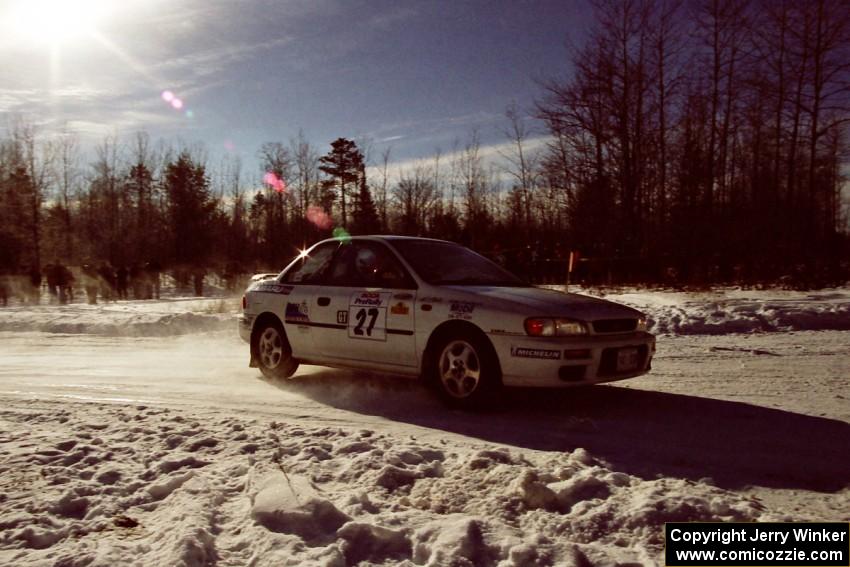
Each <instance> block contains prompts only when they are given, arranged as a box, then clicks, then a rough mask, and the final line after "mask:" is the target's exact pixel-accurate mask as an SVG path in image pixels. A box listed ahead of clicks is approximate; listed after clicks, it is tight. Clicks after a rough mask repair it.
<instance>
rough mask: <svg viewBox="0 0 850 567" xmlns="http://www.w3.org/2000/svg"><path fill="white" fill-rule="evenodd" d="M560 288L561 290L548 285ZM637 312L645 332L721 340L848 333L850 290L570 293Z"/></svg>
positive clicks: (732, 289)
mask: <svg viewBox="0 0 850 567" xmlns="http://www.w3.org/2000/svg"><path fill="white" fill-rule="evenodd" d="M548 287H551V288H552V289H560V290H561V291H563V289H564V288H563V286H548ZM571 291H577V292H578V293H582V294H586V295H594V296H597V297H600V296H601V297H604V298H605V299H609V300H611V301H616V302H618V303H623V304H626V305H629V306H631V307H634V308H636V309H640V310H641V311H643V312H644V313H646V314H647V316H648V320H649V328H650V331H652V332H653V333H657V334H670V335H722V334H729V333H753V332H774V331H824V330H839V331H841V330H850V290H848V289H834V290H823V291H816V292H795V291H785V290H742V289H737V288H729V289H719V290H716V291H711V292H681V291H640V290H612V291H609V292H605V291H601V290H599V289H574V288H571Z"/></svg>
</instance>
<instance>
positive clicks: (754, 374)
mask: <svg viewBox="0 0 850 567" xmlns="http://www.w3.org/2000/svg"><path fill="white" fill-rule="evenodd" d="M849 297H850V294H848V293H847V292H845V291H843V290H842V291H841V292H840V293H829V294H827V293H824V294H816V295H815V296H804V297H792V298H788V297H782V298H780V299H781V302H780V301H779V300H776V299H774V300H770V301H764V300H762V298H760V297H755V298H754V297H751V296H750V295H749V294H748V295H747V297H742V298H737V297H731V296H730V295H729V294H727V296H726V297H725V298H723V299H722V300H720V301H718V299H717V297H713V298H708V299H706V298H704V297H694V296H688V297H687V298H685V300H684V301H683V300H682V297H681V296H676V297H674V298H671V297H670V296H664V295H661V294H645V296H640V297H637V298H636V300H635V303H640V302H643V305H638V306H639V307H642V308H644V309H645V310H647V311H649V312H650V316H651V317H653V318H654V320H655V325H656V332H660V333H672V334H660V335H659V338H658V339H659V340H658V354H657V357H656V359H655V360H654V363H653V364H654V369H653V371H652V372H651V373H650V374H649V375H647V376H644V377H641V378H637V379H633V380H628V381H625V382H620V383H617V384H616V385H608V386H594V387H590V388H587V389H582V390H564V391H557V392H552V391H534V390H524V391H515V392H511V393H510V395H509V396H508V398H507V402H506V403H505V405H504V407H502V408H499V409H497V410H494V411H490V412H483V413H464V412H458V411H451V410H448V409H446V408H445V407H444V406H442V405H441V404H440V403H439V402H438V401H437V400H436V399H435V398H434V397H432V396H431V395H430V394H429V393H428V392H427V391H426V390H425V389H424V388H422V387H421V386H420V385H419V384H418V383H417V382H414V381H409V380H405V379H399V378H394V377H383V376H377V375H372V374H363V373H351V372H344V371H338V370H331V369H324V368H317V367H309V366H306V367H302V368H301V369H300V370H299V372H298V373H297V374H296V376H295V379H294V380H292V381H287V382H270V381H267V380H265V379H263V378H262V377H261V376H260V373H259V372H258V371H256V370H254V369H250V368H248V367H247V348H246V345H245V344H244V343H242V342H241V341H239V340H238V339H237V338H236V337H235V333H234V332H233V328H232V316H231V315H229V314H227V313H225V312H223V311H219V309H218V307H217V306H216V305H212V306H211V305H209V304H198V303H197V302H193V301H183V300H180V301H172V302H161V303H159V304H154V303H150V304H144V305H141V304H139V305H137V304H133V303H132V302H128V303H127V304H121V303H119V304H117V305H111V306H91V307H89V306H81V305H73V306H65V307H64V308H56V307H53V306H42V307H26V306H22V307H20V308H14V309H10V310H8V311H3V312H2V313H0V564H14V565H63V566H66V567H83V566H101V565H104V566H105V565H114V564H138V565H187V566H195V565H197V566H200V565H212V564H216V565H327V566H342V565H355V564H358V563H365V564H370V565H435V566H436V565H448V564H452V565H500V566H501V567H508V566H519V565H611V564H617V563H632V564H634V563H641V564H649V565H651V564H662V561H663V560H662V553H661V552H662V548H663V538H662V533H663V524H664V522H670V521H692V520H698V521H731V520H736V521H793V520H830V521H850V512H848V510H850V488H848V484H850V401H848V397H850V394H848V392H850V333H848V332H847V331H846V330H841V329H846V328H848V327H850V317H848V298H849ZM624 299H629V298H627V297H625V296H624ZM633 299H635V298H633ZM647 306H649V309H647ZM653 306H654V307H653ZM187 307H188V308H187ZM801 329H821V330H801ZM836 329H838V330H836ZM741 330H744V331H747V332H745V333H737V332H736V331H741ZM764 331H768V332H764ZM771 331H772V332H771ZM776 331H781V332H776ZM694 333H700V334H694Z"/></svg>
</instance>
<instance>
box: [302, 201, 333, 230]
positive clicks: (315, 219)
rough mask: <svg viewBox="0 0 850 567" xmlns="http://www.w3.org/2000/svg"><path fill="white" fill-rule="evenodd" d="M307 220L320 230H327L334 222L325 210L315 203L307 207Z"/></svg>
mask: <svg viewBox="0 0 850 567" xmlns="http://www.w3.org/2000/svg"><path fill="white" fill-rule="evenodd" d="M307 220H308V221H310V222H311V223H313V224H314V225H316V227H318V228H320V229H322V230H327V229H329V228H330V227H332V226H333V224H334V221H333V219H331V217H330V215H329V214H328V213H327V212H325V209H323V208H322V207H317V206H316V205H310V206H309V207H307Z"/></svg>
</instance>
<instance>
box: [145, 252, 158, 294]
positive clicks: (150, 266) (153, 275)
mask: <svg viewBox="0 0 850 567" xmlns="http://www.w3.org/2000/svg"><path fill="white" fill-rule="evenodd" d="M161 271H162V266H161V265H160V264H159V262H157V261H156V260H155V259H152V260H150V261H149V262H148V263H147V264H145V274H146V275H147V277H148V280H149V281H150V285H151V288H152V289H151V291H152V293H151V295H152V296H153V297H154V298H156V299H159V286H160V283H159V273H160V272H161ZM145 299H150V297H146V298H145Z"/></svg>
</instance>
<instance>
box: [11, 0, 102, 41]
mask: <svg viewBox="0 0 850 567" xmlns="http://www.w3.org/2000/svg"><path fill="white" fill-rule="evenodd" d="M109 4H110V1H109V0H17V1H16V2H15V3H14V5H13V6H12V13H11V16H12V17H11V23H12V25H13V29H14V32H15V34H16V35H17V36H18V37H19V39H20V40H22V41H27V42H30V43H38V44H54V45H55V44H58V43H65V42H67V41H69V40H74V39H78V38H81V37H86V36H90V35H92V34H93V33H94V32H95V31H96V27H97V24H98V22H99V21H100V20H101V19H102V18H103V17H104V16H105V14H106V12H107V9H108V7H109Z"/></svg>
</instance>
